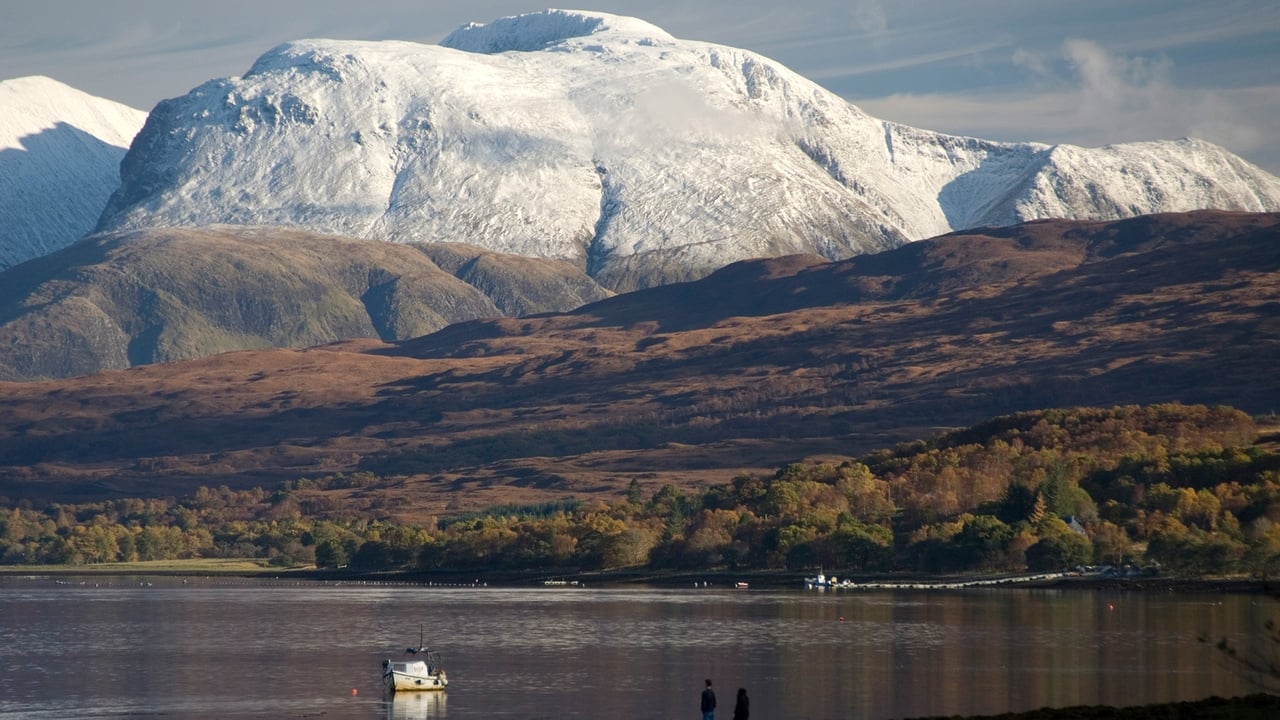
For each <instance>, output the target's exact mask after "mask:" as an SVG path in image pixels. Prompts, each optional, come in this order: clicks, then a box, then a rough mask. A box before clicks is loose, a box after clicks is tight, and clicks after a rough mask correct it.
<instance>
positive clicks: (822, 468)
mask: <svg viewBox="0 0 1280 720" xmlns="http://www.w3.org/2000/svg"><path fill="white" fill-rule="evenodd" d="M1259 432H1260V431H1259V425H1258V423H1257V422H1255V420H1254V419H1253V418H1251V417H1249V416H1248V415H1247V414H1245V413H1243V412H1240V411H1238V410H1235V409H1232V408H1227V407H1206V406H1198V405H1180V404H1161V405H1151V406H1123V407H1115V408H1073V409H1064V410H1044V411H1036V412H1025V413H1018V414H1014V415H1008V416H1002V417H998V418H994V419H992V420H990V421H988V422H985V423H982V424H980V425H976V426H973V427H970V428H965V429H962V430H957V431H952V432H948V433H944V434H942V435H939V436H937V437H933V438H929V439H923V440H918V441H915V442H912V443H907V444H903V445H900V446H897V447H894V448H889V449H885V450H880V451H877V452H873V453H869V454H865V455H862V456H858V457H850V458H847V459H842V460H840V461H809V462H801V463H794V464H791V465H787V466H785V467H782V468H779V469H778V470H777V471H776V472H775V473H773V474H772V475H765V476H759V475H741V476H738V477H736V478H734V479H733V480H732V481H731V482H729V483H725V484H722V485H715V486H712V487H708V488H705V489H699V490H696V491H695V490H688V489H682V488H680V487H677V486H675V485H670V484H668V485H664V486H663V487H661V488H660V489H658V490H657V491H656V492H653V493H650V494H648V496H645V495H644V494H643V493H642V492H641V490H640V486H639V484H638V483H637V482H634V481H633V482H632V487H631V491H630V492H629V493H628V495H627V497H625V498H621V499H617V500H615V501H612V502H606V501H590V502H580V501H564V502H558V503H546V504H542V505H537V506H521V507H495V508H488V509H486V510H484V511H482V512H475V513H466V514H460V515H457V516H451V517H438V518H435V519H434V522H432V523H428V524H423V525H408V524H403V523H397V522H393V521H391V520H390V519H389V518H388V517H378V516H376V515H374V516H369V515H361V514H356V513H352V512H350V511H349V510H347V509H344V507H343V505H342V503H341V502H340V501H339V500H338V499H337V496H336V493H334V492H332V491H334V490H349V489H350V488H353V487H355V488H360V489H361V491H362V492H372V493H376V492H377V490H378V487H379V486H380V485H382V484H385V483H391V482H394V481H395V479H394V478H384V477H378V476H374V475H372V474H368V473H359V474H355V475H341V474H338V475H333V476H328V477H324V478H317V479H315V480H301V481H294V482H288V483H285V484H283V485H281V486H280V487H277V488H273V489H252V490H240V491H236V490H230V489H228V488H226V487H221V488H201V489H200V490H199V491H197V492H196V493H195V494H193V495H192V496H190V497H185V498H180V499H179V498H149V499H144V498H123V499H118V500H112V501H105V502H95V503H83V504H75V505H70V504H56V503H55V504H50V505H47V506H43V507H34V506H32V504H31V503H30V502H26V501H23V500H21V499H12V498H0V507H2V508H3V511H2V512H0V564H4V565H10V566H17V565H24V566H29V565H70V566H80V567H87V566H94V565H99V564H103V563H116V562H135V561H157V560H167V559H182V558H245V559H255V560H257V561H259V562H262V563H265V564H267V565H269V566H271V567H277V568H289V567H302V566H315V567H316V568H318V569H333V570H335V571H337V570H339V569H341V570H343V571H346V572H348V573H382V572H398V573H407V574H413V573H428V574H432V573H434V574H441V573H443V574H447V573H451V572H458V573H464V574H465V573H467V572H474V571H476V570H486V571H489V572H507V573H514V574H517V575H519V574H530V573H548V574H557V575H568V574H573V573H602V572H607V573H611V574H615V575H617V574H623V575H625V573H627V572H628V571H630V572H634V573H638V574H641V575H643V574H645V573H659V574H664V575H672V574H677V575H678V574H679V573H680V572H686V571H718V572H728V573H732V572H753V573H763V575H762V576H767V575H768V574H769V573H788V572H791V573H794V572H807V571H811V570H816V569H818V568H822V569H824V570H825V571H826V572H827V573H828V574H840V575H841V576H849V575H862V576H865V575H885V574H895V573H896V574H912V575H925V576H936V575H946V574H962V573H986V574H998V573H1019V572H1034V571H1060V570H1063V569H1069V568H1074V567H1077V566H1110V567H1112V568H1116V569H1123V572H1124V573H1125V574H1126V575H1136V574H1148V575H1149V574H1158V575H1159V576H1161V577H1200V576H1205V575H1238V576H1245V577H1248V576H1253V577H1259V578H1266V577H1272V576H1274V575H1275V574H1276V570H1277V568H1280V526H1278V524H1277V523H1278V522H1280V455H1277V453H1276V451H1275V450H1274V448H1273V447H1272V445H1271V444H1269V443H1259V442H1258V439H1259Z"/></svg>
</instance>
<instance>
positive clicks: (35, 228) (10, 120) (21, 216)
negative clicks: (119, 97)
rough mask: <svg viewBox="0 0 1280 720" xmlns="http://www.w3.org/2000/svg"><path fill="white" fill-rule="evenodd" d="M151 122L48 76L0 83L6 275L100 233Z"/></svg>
mask: <svg viewBox="0 0 1280 720" xmlns="http://www.w3.org/2000/svg"><path fill="white" fill-rule="evenodd" d="M146 117H147V114H146V113H144V112H142V111H140V110H134V109H133V108H131V107H128V106H125V105H121V104H119V103H115V102H112V101H110V100H104V99H102V98H98V97H94V96H92V95H88V94H86V93H83V92H80V91H79V90H76V89H74V88H71V87H68V86H66V85H63V84H62V83H60V82H57V81H56V80H51V79H49V78H46V77H24V78H17V79H13V80H5V81H2V82H0V270H4V269H5V268H7V267H11V266H13V265H17V264H18V263H21V262H23V261H25V260H29V259H31V258H33V257H39V256H40V255H44V254H46V253H50V252H53V251H54V250H57V249H59V248H61V247H64V246H66V245H69V244H71V243H73V242H75V241H76V240H79V239H80V238H81V237H84V235H85V233H88V232H89V231H90V230H92V229H93V227H94V224H95V223H97V221H98V216H99V215H101V214H102V208H103V206H104V205H105V204H106V202H107V198H108V197H110V195H111V192H112V191H113V190H115V188H116V187H117V186H119V184H120V160H121V159H122V158H123V157H124V154H125V150H126V149H127V148H128V147H129V143H130V142H131V141H132V140H133V137H134V135H136V134H137V133H138V130H140V129H141V128H142V124H143V122H144V121H145V120H146Z"/></svg>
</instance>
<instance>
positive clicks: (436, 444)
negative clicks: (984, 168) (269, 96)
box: [0, 212, 1280, 513]
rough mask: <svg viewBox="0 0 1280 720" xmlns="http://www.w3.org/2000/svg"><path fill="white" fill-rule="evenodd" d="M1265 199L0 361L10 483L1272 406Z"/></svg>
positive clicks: (428, 507) (548, 466) (506, 483)
mask: <svg viewBox="0 0 1280 720" xmlns="http://www.w3.org/2000/svg"><path fill="white" fill-rule="evenodd" d="M1277 318H1280V215H1277V214H1238V213H1218V212H1202V213H1192V214H1185V215H1162V216H1154V217H1141V218H1133V219H1129V220H1124V221H1117V222H1106V223H1102V222H1097V223H1082V222H1074V223H1073V222H1064V221H1046V222H1036V223H1030V224H1026V225H1021V226H1017V227H1012V228H1006V229H995V228H993V229H986V230H983V231H982V232H979V233H973V234H956V235H953V236H948V237H942V238H936V239H933V240H929V241H925V242H921V243H913V244H912V245H909V246H907V247H904V248H900V249H898V250H895V251H892V252H889V253H884V254H881V255H876V256H862V257H858V258H853V259H850V260H847V261H841V262H835V263H827V262H822V261H820V260H816V259H815V258H813V257H811V256H807V257H806V256H802V257H788V258H780V259H774V260H766V261H747V262H743V263H739V264H736V265H732V266H730V267H727V268H725V269H723V270H721V271H720V272H717V273H715V274H713V275H711V276H709V277H707V278H705V279H703V280H700V281H697V282H692V283H685V284H676V285H671V286H667V287H662V288H654V289H651V290H647V291H644V292H638V293H632V294H628V295H622V296H617V297H614V298H610V299H608V300H605V301H602V302H599V303H595V304H592V305H589V306H586V307H583V308H580V309H579V310H577V311H575V312H573V313H567V314H560V315H541V316H535V317H526V318H522V319H497V320H484V321H473V322H465V323H458V324H455V325H452V326H450V327H448V328H446V329H445V330H443V331H441V332H439V333H435V334H433V335H429V336H425V337H423V338H419V339H414V340H410V341H406V342H403V343H392V344H383V343H377V342H374V341H365V342H362V343H359V344H345V345H335V346H328V347H324V348H317V349H312V350H263V351H246V352H239V353H231V354H226V355H220V356H215V357H209V358H204V359H201V360H196V361H190V362H180V363H172V364H167V365H151V366H147V367H143V368H135V369H132V370H129V371H125V372H109V373H102V374H99V375H95V376H90V377H84V378H76V379H69V380H61V381H50V382H35V383H21V384H18V383H9V384H3V385H0V494H3V495H9V496H11V497H15V496H23V497H26V496H44V497H52V496H62V497H70V496H78V497H91V496H101V495H103V494H104V493H105V494H110V493H125V494H147V495H167V494H175V493H179V492H180V491H182V490H183V489H192V488H194V487H196V486H198V485H208V486H217V485H219V484H222V483H227V484H229V485H231V486H253V485H260V486H271V485H273V484H274V483H275V482H276V481H278V480H281V479H291V478H299V477H313V478H314V477H317V476H324V475H331V474H333V473H336V472H344V473H351V472H355V471H368V472H371V473H374V474H376V475H377V476H379V477H385V478H387V479H386V480H385V481H380V482H379V483H377V484H376V485H370V486H368V487H363V488H361V487H355V486H354V485H353V489H352V490H351V493H350V495H351V496H350V498H349V501H350V502H358V503H364V504H366V505H369V504H376V503H383V504H384V505H386V506H388V507H390V506H393V505H394V506H395V507H396V508H398V511H403V512H412V510H411V509H412V508H417V509H418V510H419V511H421V512H424V513H431V512H442V511H443V510H444V509H445V508H446V507H450V508H454V509H457V508H468V507H477V506H484V505H492V504H500V503H504V502H537V501H542V500H548V499H559V498H564V497H569V496H575V497H581V496H583V495H589V494H591V493H606V494H622V493H623V492H625V488H626V486H627V485H628V484H629V483H630V481H631V480H632V479H638V480H640V481H641V482H643V483H645V484H646V485H653V484H657V483H662V482H674V483H677V484H680V485H698V484H703V483H707V482H723V481H725V480H727V479H728V478H730V477H732V476H733V475H734V474H735V473H737V472H741V471H745V470H750V471H760V472H772V471H773V470H774V469H776V468H778V467H780V466H782V465H784V464H786V463H788V462H791V461H793V460H795V459H797V458H800V457H804V456H812V455H832V454H836V455H846V456H847V455H856V454H858V453H861V452H865V451H869V450H871V449H874V448H876V447H883V446H887V445H890V444H892V443H893V442H894V441H896V440H904V439H912V438H918V437H924V436H928V435H931V434H933V432H935V431H936V430H937V429H938V428H940V427H958V426H965V425H970V424H973V423H976V422H979V421H981V420H984V419H986V418H989V417H991V416H995V415H1002V414H1007V413H1010V412H1013V411H1018V410H1028V409H1035V408H1045V407H1065V406H1075V405H1092V406H1112V405H1117V404H1139V403H1141V404H1146V403H1159V402H1172V401H1181V402H1185V403H1203V404H1208V405H1215V404H1226V405H1232V406H1235V407H1238V408H1241V409H1243V410H1245V411H1247V412H1250V413H1258V414H1261V413H1268V412H1271V411H1274V410H1275V399H1276V398H1278V397H1280V375H1277V373H1275V372H1274V370H1275V358H1276V357H1277V356H1278V355H1280V321H1278V320H1277Z"/></svg>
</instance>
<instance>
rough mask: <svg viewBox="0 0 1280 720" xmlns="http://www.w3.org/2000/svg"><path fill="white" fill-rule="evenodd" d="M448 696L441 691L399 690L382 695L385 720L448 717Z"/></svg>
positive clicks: (419, 719) (433, 719)
mask: <svg viewBox="0 0 1280 720" xmlns="http://www.w3.org/2000/svg"><path fill="white" fill-rule="evenodd" d="M447 698H448V696H447V695H445V693H443V692H417V693H415V692H399V693H394V694H388V695H386V696H384V697H383V707H384V709H385V710H386V712H385V713H384V714H383V717H385V718H386V719H387V720H435V719H436V718H444V717H448V713H447V712H445V708H446V706H447V704H448V699H447Z"/></svg>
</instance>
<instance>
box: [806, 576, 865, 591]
mask: <svg viewBox="0 0 1280 720" xmlns="http://www.w3.org/2000/svg"><path fill="white" fill-rule="evenodd" d="M804 586H805V587H806V588H809V589H811V590H812V589H817V590H825V589H827V588H832V589H836V588H851V587H853V586H854V582H853V581H852V580H837V579H836V577H835V576H834V575H832V576H831V577H827V576H826V575H823V574H822V573H821V572H819V573H818V576H817V577H807V578H805V579H804Z"/></svg>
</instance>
